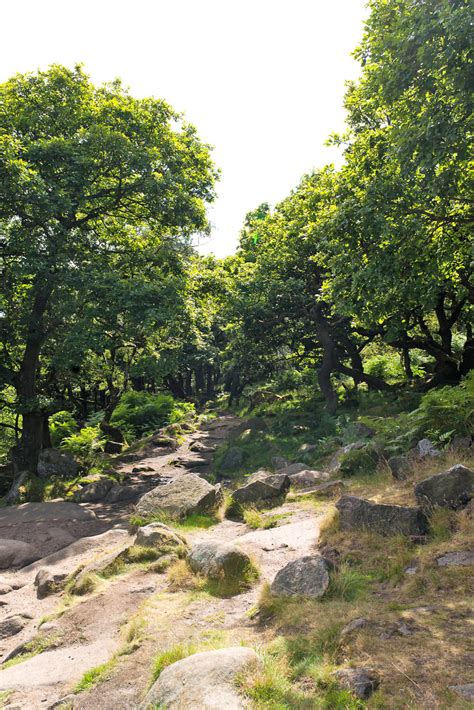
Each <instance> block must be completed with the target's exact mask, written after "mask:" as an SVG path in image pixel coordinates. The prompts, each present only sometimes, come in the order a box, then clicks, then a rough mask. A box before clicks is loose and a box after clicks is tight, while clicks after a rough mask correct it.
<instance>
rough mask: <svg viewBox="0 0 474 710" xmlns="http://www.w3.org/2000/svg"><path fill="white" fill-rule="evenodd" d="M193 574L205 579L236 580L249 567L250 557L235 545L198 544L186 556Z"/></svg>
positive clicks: (218, 543)
mask: <svg viewBox="0 0 474 710" xmlns="http://www.w3.org/2000/svg"><path fill="white" fill-rule="evenodd" d="M188 564H189V566H190V567H191V569H192V571H193V572H197V573H199V574H203V575H205V576H206V577H211V578H214V579H219V578H221V577H225V578H227V579H238V578H239V577H240V575H241V574H242V573H243V572H245V570H247V569H248V568H249V567H250V565H251V561H250V557H249V556H248V555H247V553H245V552H244V551H243V550H241V549H239V548H238V547H236V545H232V544H228V543H224V542H212V541H209V542H200V543H198V544H197V545H195V546H194V547H193V548H192V550H191V552H190V553H189V555H188Z"/></svg>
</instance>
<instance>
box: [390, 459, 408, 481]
mask: <svg viewBox="0 0 474 710" xmlns="http://www.w3.org/2000/svg"><path fill="white" fill-rule="evenodd" d="M387 465H388V467H389V469H390V471H391V473H392V476H393V477H394V478H395V479H396V480H397V481H405V480H406V478H407V474H408V472H409V471H410V462H409V460H408V459H407V458H406V457H405V456H391V457H390V458H389V459H388V461H387Z"/></svg>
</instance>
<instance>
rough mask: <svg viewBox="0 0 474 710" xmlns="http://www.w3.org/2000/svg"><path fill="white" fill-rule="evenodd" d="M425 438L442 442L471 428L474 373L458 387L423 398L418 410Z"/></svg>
mask: <svg viewBox="0 0 474 710" xmlns="http://www.w3.org/2000/svg"><path fill="white" fill-rule="evenodd" d="M418 412H419V416H420V422H421V426H422V428H423V433H424V435H425V436H429V437H430V438H432V439H434V440H435V441H443V440H445V439H446V438H451V436H454V435H456V434H463V435H466V434H470V433H471V431H472V429H473V428H474V371H473V372H471V373H470V374H469V375H468V376H467V377H466V378H465V379H464V380H463V381H462V382H461V384H460V385H459V386H457V387H449V386H448V387H441V388H440V389H433V390H430V391H429V392H427V393H426V394H425V395H423V397H422V399H421V404H420V407H419V409H418Z"/></svg>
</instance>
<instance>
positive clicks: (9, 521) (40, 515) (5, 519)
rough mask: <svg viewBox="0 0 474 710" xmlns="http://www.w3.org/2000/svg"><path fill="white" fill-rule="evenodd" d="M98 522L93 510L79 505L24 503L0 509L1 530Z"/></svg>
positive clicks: (50, 502)
mask: <svg viewBox="0 0 474 710" xmlns="http://www.w3.org/2000/svg"><path fill="white" fill-rule="evenodd" d="M92 520H96V516H95V515H94V513H93V512H92V511H91V510H87V509H86V508H82V507H81V506H80V505H78V504H77V503H67V502H65V501H48V502H46V503H23V504H22V505H12V506H9V507H8V508H2V509H0V528H2V527H9V526H11V525H17V524H18V522H19V521H21V524H22V525H23V524H27V523H28V524H29V523H34V524H37V523H40V522H44V523H48V524H50V525H52V524H53V523H56V524H57V523H60V522H67V523H70V522H72V521H78V522H83V521H84V522H86V521H92Z"/></svg>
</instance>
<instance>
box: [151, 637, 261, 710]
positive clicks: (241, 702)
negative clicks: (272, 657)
mask: <svg viewBox="0 0 474 710" xmlns="http://www.w3.org/2000/svg"><path fill="white" fill-rule="evenodd" d="M261 664H262V662H261V660H260V659H259V657H258V656H257V654H256V653H255V651H253V650H252V649H250V648H245V647H244V646H236V647H235V648H222V649H219V650H218V651H205V652H204V653H195V654H193V655H192V656H188V657H187V658H183V659H182V660H181V661H177V662H176V663H173V664H171V665H170V666H168V667H167V668H165V669H164V670H163V671H162V672H161V673H160V676H159V677H158V680H156V681H155V683H154V684H153V685H152V687H151V688H150V690H149V691H148V694H147V695H146V697H145V700H144V702H143V703H142V705H140V710H148V709H149V708H150V707H163V708H166V710H197V708H199V710H224V708H225V710H243V708H245V707H246V706H247V703H246V701H245V699H244V698H243V697H241V696H240V695H239V694H238V692H237V689H236V679H237V677H238V676H239V675H242V674H244V673H246V672H248V671H249V670H251V669H252V668H255V667H259V666H261Z"/></svg>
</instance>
